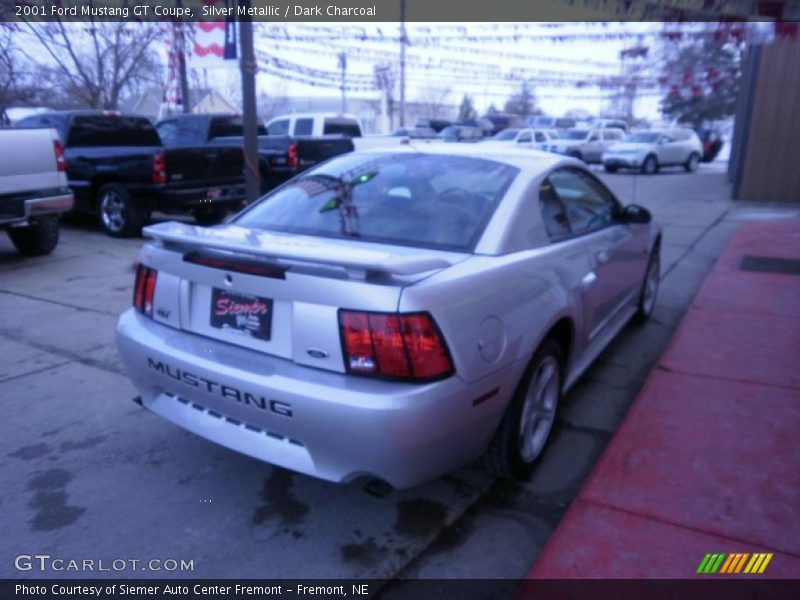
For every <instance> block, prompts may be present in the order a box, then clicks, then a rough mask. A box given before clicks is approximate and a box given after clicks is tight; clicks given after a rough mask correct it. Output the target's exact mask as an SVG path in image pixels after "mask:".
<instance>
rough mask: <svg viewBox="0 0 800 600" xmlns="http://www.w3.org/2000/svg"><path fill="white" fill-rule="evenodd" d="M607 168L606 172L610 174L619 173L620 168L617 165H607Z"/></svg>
mask: <svg viewBox="0 0 800 600" xmlns="http://www.w3.org/2000/svg"><path fill="white" fill-rule="evenodd" d="M605 168H606V171H608V172H609V173H616V172H617V171H619V167H618V166H616V165H605Z"/></svg>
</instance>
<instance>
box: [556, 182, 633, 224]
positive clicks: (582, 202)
mask: <svg viewBox="0 0 800 600" xmlns="http://www.w3.org/2000/svg"><path fill="white" fill-rule="evenodd" d="M548 179H549V181H550V183H551V184H552V186H553V189H554V191H555V193H556V195H557V196H558V199H559V200H560V201H561V203H562V204H563V206H564V208H565V209H566V215H567V219H568V220H569V225H570V228H571V230H572V233H573V234H574V235H581V234H584V233H591V232H592V231H597V230H599V229H603V228H605V227H608V226H610V225H613V224H615V223H618V222H619V215H620V212H621V209H620V205H619V203H618V202H617V200H616V198H614V196H613V195H612V194H611V192H609V191H608V190H607V189H606V188H605V187H604V186H603V184H602V183H600V182H599V181H598V180H597V179H595V178H594V177H593V176H592V175H591V174H589V173H586V172H585V171H582V170H579V169H559V170H557V171H554V172H553V173H551V174H550V176H549V177H548Z"/></svg>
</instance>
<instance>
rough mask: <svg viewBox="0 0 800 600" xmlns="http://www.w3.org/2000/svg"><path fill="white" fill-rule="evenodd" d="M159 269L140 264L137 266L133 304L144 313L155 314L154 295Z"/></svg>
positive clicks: (147, 314) (149, 315)
mask: <svg viewBox="0 0 800 600" xmlns="http://www.w3.org/2000/svg"><path fill="white" fill-rule="evenodd" d="M157 276H158V271H156V270H155V269H151V268H150V267H145V266H144V265H141V264H140V265H139V266H138V267H137V268H136V283H135V284H134V286H133V306H134V307H135V308H136V310H138V311H139V312H140V313H142V314H143V315H146V316H148V317H152V316H153V296H154V295H155V291H156V277H157Z"/></svg>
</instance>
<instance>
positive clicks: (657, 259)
mask: <svg viewBox="0 0 800 600" xmlns="http://www.w3.org/2000/svg"><path fill="white" fill-rule="evenodd" d="M660 281H661V249H660V248H659V247H658V246H656V247H655V248H654V249H653V252H652V253H651V254H650V260H649V261H648V263H647V271H645V273H644V281H642V289H641V290H640V291H639V302H638V305H637V308H636V315H635V317H634V318H635V319H636V321H637V322H638V323H645V322H647V320H648V319H649V318H650V316H651V315H652V314H653V309H654V308H655V306H656V299H657V298H658V286H659V283H660Z"/></svg>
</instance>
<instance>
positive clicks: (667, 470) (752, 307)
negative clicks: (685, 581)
mask: <svg viewBox="0 0 800 600" xmlns="http://www.w3.org/2000/svg"><path fill="white" fill-rule="evenodd" d="M774 259H783V260H774ZM798 267H800V221H796V220H795V221H783V222H765V223H752V224H747V225H744V226H743V227H742V228H741V229H740V230H739V231H738V233H737V234H736V236H735V238H734V239H733V241H732V242H731V244H730V246H729V247H728V248H727V249H726V251H725V252H724V253H723V255H722V256H721V257H720V259H719V261H718V262H717V264H716V266H715V267H714V269H713V271H712V273H711V274H710V275H709V277H708V279H707V280H706V282H705V283H704V285H703V287H702V289H701V290H700V292H699V293H698V295H697V297H696V298H695V300H694V303H693V305H692V307H691V309H690V310H689V312H688V313H687V314H686V317H685V318H684V320H683V322H682V323H681V325H680V327H679V329H678V331H677V332H676V334H675V336H674V338H673V339H672V341H671V343H670V345H669V347H668V349H667V351H666V352H665V353H664V355H663V356H662V357H661V358H660V360H659V361H658V363H657V365H656V367H655V368H654V369H653V371H652V372H651V374H650V376H649V378H648V380H647V382H646V384H645V386H644V388H643V389H642V391H641V393H640V394H639V396H638V398H637V400H636V403H635V404H634V406H633V408H632V409H631V410H630V412H629V413H628V415H627V417H626V418H625V421H624V422H623V424H622V426H621V427H620V429H619V430H618V432H617V433H616V435H615V437H614V438H613V440H612V441H611V443H610V444H609V446H608V447H607V449H606V451H605V453H604V454H603V456H602V458H601V460H600V461H599V463H598V464H597V467H596V468H595V470H594V472H593V473H592V474H591V475H590V477H589V479H588V481H587V483H586V484H585V485H584V487H583V488H582V490H581V491H580V493H579V495H578V497H577V499H576V500H575V502H574V503H573V504H572V506H571V507H570V509H569V511H568V512H567V514H566V516H565V517H564V519H563V520H562V521H561V524H560V525H559V527H558V529H556V531H555V533H554V534H553V535H552V536H551V537H550V539H549V540H548V542H547V544H546V546H545V548H544V549H543V551H542V552H541V554H540V555H539V557H538V559H537V561H536V562H535V564H534V566H533V568H532V569H531V570H530V572H529V573H528V577H529V578H553V579H556V578H559V579H560V578H689V577H705V578H708V577H734V578H737V577H759V575H747V574H744V572H743V571H744V569H742V572H740V573H739V574H732V575H727V574H726V575H723V574H720V573H719V571H718V573H717V574H716V575H708V574H705V575H698V574H697V573H696V571H697V570H698V566H699V565H700V563H701V561H702V560H703V558H704V557H705V555H706V554H707V553H712V554H713V553H725V554H726V556H729V555H730V554H732V553H748V554H752V553H756V552H764V553H773V554H774V556H773V557H772V559H771V561H770V562H769V564H768V567H767V568H766V570H765V572H764V574H763V575H761V577H772V578H800V443H798V442H800V271H799V270H798ZM748 562H749V560H748ZM719 570H722V569H719Z"/></svg>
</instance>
